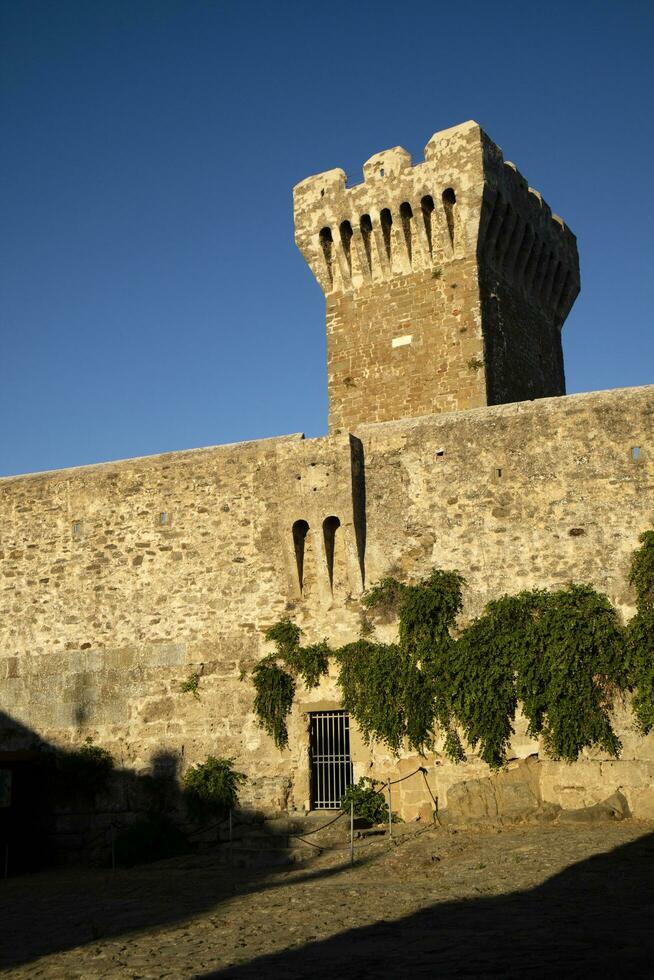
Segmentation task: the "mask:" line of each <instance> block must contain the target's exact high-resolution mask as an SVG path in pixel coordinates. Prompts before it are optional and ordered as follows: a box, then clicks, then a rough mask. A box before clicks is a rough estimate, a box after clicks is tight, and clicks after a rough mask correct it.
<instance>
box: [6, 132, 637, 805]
mask: <svg viewBox="0 0 654 980" xmlns="http://www.w3.org/2000/svg"><path fill="white" fill-rule="evenodd" d="M364 169H365V181H364V182H363V184H360V185H358V186H356V187H351V188H347V187H346V186H345V176H344V174H343V172H342V171H339V170H336V171H330V172H328V173H327V174H321V175H318V176H316V177H312V178H309V179H308V180H306V181H303V182H302V184H300V185H298V187H297V188H296V189H295V217H296V232H297V240H298V244H299V245H300V247H301V249H302V251H303V253H304V254H305V256H306V257H307V260H308V262H309V264H310V265H311V268H312V269H313V271H314V273H315V274H316V276H317V277H318V279H319V281H320V282H321V285H322V286H323V289H324V290H325V292H326V294H327V304H328V337H329V358H330V399H331V412H332V421H331V430H332V434H331V435H330V436H328V437H324V438H318V439H309V440H305V439H304V438H302V436H301V435H299V434H295V435H291V436H287V437H281V438H278V439H269V440H260V441H255V442H251V443H241V444H236V445H228V446H218V447H211V448H207V449H199V450H190V451H185V452H176V453H168V454H165V455H162V456H153V457H146V458H142V459H134V460H125V461H119V462H112V463H106V464H102V465H98V466H91V467H81V468H77V469H71V470H61V471H56V472H52V473H40V474H32V475H28V476H19V477H12V478H7V479H3V480H0V710H1V711H2V713H3V715H4V716H5V717H6V724H5V726H4V727H6V729H7V731H6V733H5V736H4V750H5V751H7V750H12V749H23V748H29V747H31V746H32V745H34V744H35V743H37V742H38V740H39V739H44V740H46V741H49V742H52V743H54V744H59V745H78V744H80V743H81V742H82V741H83V740H84V739H85V738H87V737H90V738H92V739H94V740H95V741H96V742H97V743H98V744H101V745H103V746H105V747H106V748H108V749H109V750H110V751H111V752H112V753H113V755H114V757H115V759H116V761H117V764H118V765H119V767H121V768H122V769H125V770H128V771H130V772H132V771H136V772H145V771H150V770H152V768H153V767H154V768H156V767H157V766H158V765H160V764H161V763H162V760H163V759H164V758H165V757H166V756H167V757H168V758H169V760H172V761H173V762H174V763H175V764H176V766H177V769H178V772H183V770H184V769H185V768H186V767H187V766H188V765H190V764H192V763H195V762H197V761H200V760H202V759H204V758H205V757H206V756H207V755H209V754H220V755H227V756H233V757H234V758H235V760H236V763H237V765H238V767H239V768H240V769H242V770H243V771H244V772H246V773H247V776H248V782H247V784H246V786H245V788H244V790H243V802H244V804H246V805H248V806H252V807H255V808H259V809H262V810H266V811H268V810H271V811H277V810H280V809H285V808H287V807H288V808H302V807H305V806H307V805H308V802H309V756H308V734H307V732H308V712H309V711H311V710H318V709H324V707H325V705H328V706H331V707H335V706H337V705H338V704H339V690H338V687H337V684H336V672H335V667H334V665H333V664H332V666H331V668H330V675H329V677H328V678H325V679H324V680H323V682H321V685H320V687H319V688H317V689H316V690H314V691H305V690H304V689H303V688H302V686H301V685H300V686H299V689H298V695H297V698H296V702H295V705H294V708H293V711H292V714H291V717H290V722H289V733H290V743H289V748H288V749H287V750H285V751H284V752H281V751H278V750H277V749H275V748H274V746H273V745H272V742H271V740H270V739H269V738H268V737H267V736H266V735H265V734H264V733H263V732H262V731H261V729H260V728H259V727H258V725H257V724H256V719H255V717H254V714H253V710H252V705H253V690H252V686H251V684H250V683H249V682H248V680H247V674H248V673H249V672H250V671H251V669H252V667H253V666H254V664H255V663H256V662H257V661H258V660H259V659H260V658H261V657H262V656H264V655H265V654H266V653H268V652H270V648H269V646H268V645H267V644H266V642H265V640H264V633H265V630H266V628H267V627H269V626H270V625H271V624H273V623H275V622H276V621H278V620H279V619H281V618H282V617H284V616H289V617H291V618H292V619H293V620H294V621H295V622H297V623H298V624H299V625H300V626H301V627H302V629H303V631H304V638H305V640H306V641H308V642H314V641H320V640H322V639H323V638H327V639H328V641H329V642H330V643H331V644H332V645H333V646H339V645H341V644H342V643H344V642H347V641H351V640H354V639H356V638H357V637H358V636H359V633H360V629H361V617H362V607H361V604H360V597H361V593H362V591H363V589H364V588H365V587H366V585H370V584H371V583H373V582H375V581H376V580H378V579H380V578H381V577H382V576H384V575H389V574H393V575H397V576H399V577H400V578H403V579H405V580H410V581H415V580H417V579H420V578H421V577H423V576H426V575H427V574H429V572H430V571H431V570H432V569H433V568H434V567H440V568H447V569H454V568H455V569H458V570H459V571H460V572H461V573H462V574H463V575H464V576H465V578H466V587H465V592H464V598H465V608H464V612H463V615H462V619H461V623H462V624H464V623H465V622H466V621H467V620H469V618H470V617H472V616H474V615H477V614H478V613H479V612H481V610H482V609H483V607H484V605H485V604H486V603H487V602H488V601H489V600H490V599H493V598H496V597H497V596H499V595H501V594H503V593H505V592H517V591H519V590H521V589H525V588H531V587H558V586H561V585H563V584H565V583H566V582H569V581H572V580H575V581H583V582H589V583H591V584H593V585H594V586H595V587H597V588H598V589H600V590H602V591H605V592H606V593H607V594H608V596H609V598H610V599H611V601H612V602H614V603H615V604H616V605H617V607H618V608H619V609H620V610H621V612H622V613H623V614H624V615H625V616H629V615H631V614H632V613H633V611H634V605H633V603H634V597H633V594H632V592H631V591H630V589H629V587H628V584H627V573H628V567H629V559H630V555H631V554H632V552H633V550H634V548H635V547H636V546H637V544H638V535H639V534H640V532H641V531H643V530H645V529H646V528H649V527H651V526H652V525H653V524H654V493H653V490H654V456H653V454H652V417H653V413H654V387H652V386H649V387H643V388H639V389H624V390H616V391H605V392H597V393H593V394H587V395H575V396H571V397H567V398H565V397H564V398H539V400H537V401H532V400H529V401H520V402H516V403H514V404H499V405H494V406H493V407H481V406H486V405H487V403H491V402H494V401H495V402H507V401H508V400H510V399H511V398H533V397H535V396H540V395H545V394H547V393H549V392H554V393H557V392H560V391H563V376H562V365H561V364H560V363H559V360H558V358H559V354H560V346H557V345H558V343H559V341H558V340H556V343H555V342H554V340H553V337H554V334H556V337H557V338H558V331H559V328H560V326H561V323H562V322H563V318H564V317H565V315H566V314H567V311H568V310H569V308H570V306H571V304H572V302H573V301H574V298H575V296H576V292H577V289H578V271H577V253H576V244H575V240H574V236H573V235H572V234H571V233H570V232H569V231H568V229H567V228H565V226H564V225H563V223H562V222H561V221H560V220H559V219H556V218H555V217H554V216H552V215H551V212H550V211H549V208H548V207H547V205H545V204H544V203H543V201H542V199H541V198H540V195H538V194H537V193H536V192H534V191H532V190H530V189H529V188H528V187H527V185H526V183H525V181H524V180H523V179H522V178H521V177H520V175H519V174H518V173H517V171H516V170H515V168H513V167H512V165H510V164H508V163H504V161H503V159H502V156H501V152H500V151H499V149H498V148H497V147H496V146H495V144H493V143H492V142H491V141H490V140H488V138H487V137H486V136H485V135H484V134H483V133H482V131H481V130H480V129H479V127H478V126H477V125H476V124H475V123H466V124H463V125H462V126H459V127H454V129H452V130H447V131H445V132H444V133H438V134H436V135H435V136H434V137H433V138H432V140H430V142H429V144H428V146H427V148H426V151H425V162H424V163H421V164H418V165H416V166H414V167H411V166H410V160H409V158H408V154H406V151H404V150H402V149H401V148H399V147H396V148H394V149H393V150H392V151H387V152H385V153H382V154H378V155H376V156H375V157H373V158H371V160H370V161H368V163H367V164H366V166H365V168H364ZM382 170H383V171H384V173H383V175H382V173H381V171H382ZM449 188H452V189H454V190H455V193H456V203H455V204H453V205H452V208H449V205H448V207H446V203H447V195H446V198H445V199H444V198H443V192H446V191H448V189H449ZM323 191H324V194H323V193H322V192H323ZM426 195H431V196H432V197H433V201H434V205H435V207H434V211H433V213H431V212H430V214H431V217H430V221H431V225H430V228H431V247H430V242H429V235H428V234H427V226H426V225H425V224H424V222H423V224H422V225H421V224H420V222H421V221H422V211H421V202H422V201H423V198H424V197H425V196H426ZM405 203H410V204H411V208H412V211H413V218H409V217H407V212H406V209H405V210H404V211H402V207H401V206H402V205H403V204H405ZM386 207H388V208H389V209H390V211H391V215H392V217H393V224H392V227H391V232H390V239H389V241H385V239H384V234H383V229H382V228H381V227H379V219H380V215H381V212H382V211H383V210H384V208H386ZM448 208H449V210H448ZM362 214H370V217H371V221H372V231H371V238H370V241H367V242H366V241H364V239H365V236H363V237H362V233H361V230H360V227H359V225H358V223H357V222H358V220H359V216H360V215H362ZM403 215H404V217H405V218H406V222H408V224H407V223H406V222H404V223H403V220H402V218H403ZM344 220H349V221H350V222H351V224H352V230H353V234H352V239H351V241H350V243H349V245H350V252H349V259H348V255H347V254H346V251H345V245H344V244H343V242H341V240H340V238H339V237H338V235H335V236H334V248H333V252H332V254H331V260H330V261H331V271H330V269H328V268H327V267H326V265H325V261H326V258H325V253H324V252H323V250H322V247H320V242H319V240H318V238H317V237H316V236H319V233H320V230H321V228H322V227H326V226H327V224H329V226H330V227H332V226H333V228H334V230H335V231H338V228H339V226H340V224H341V223H342V222H343V221H344ZM448 222H449V223H448ZM325 223H326V224H325ZM387 237H388V236H387ZM389 242H390V245H389ZM368 246H370V254H369V255H368V251H367V247H368ZM387 247H390V258H389V256H388V252H387ZM366 265H367V271H366ZM455 287H456V288H455ZM409 335H410V336H411V338H412V339H411V343H410V344H408V343H405V342H402V343H399V344H398V345H396V346H395V347H393V346H392V341H393V340H394V339H395V340H396V341H400V340H402V338H404V340H406V337H407V336H409ZM475 359H477V360H478V361H479V364H477V365H476V366H475V367H471V366H470V362H471V361H474V360H475ZM482 362H483V363H482ZM348 378H349V381H347V380H346V379H348ZM463 408H465V409H467V410H466V411H454V409H463ZM421 413H427V414H421ZM434 413H445V414H434ZM398 415H399V416H403V417H402V418H401V419H400V420H398V421H386V422H380V421H379V420H380V419H387V418H391V419H392V418H395V417H396V416H398ZM351 427H352V428H355V430H356V431H355V433H354V434H350V433H349V432H348V431H346V430H347V429H348V428H351ZM339 430H343V431H339ZM635 446H638V447H640V455H639V457H638V459H635V458H634V456H633V454H632V448H633V447H635ZM305 532H306V534H305ZM376 631H377V632H376V635H377V636H378V637H379V638H380V639H383V640H386V641H388V640H390V639H393V638H394V636H395V631H396V626H395V625H394V624H393V623H388V622H385V623H384V622H379V623H376ZM191 673H198V674H199V676H200V683H199V689H198V694H199V698H197V699H196V698H194V697H193V696H192V695H190V694H188V693H187V694H184V693H182V691H181V685H182V683H183V682H184V681H185V680H186V679H187V678H188V677H189V675H190V674H191ZM620 710H622V714H621V715H619V723H618V729H619V731H620V733H621V735H622V736H623V742H624V754H623V760H624V761H623V762H621V763H615V764H613V763H611V762H610V761H609V760H606V759H604V758H603V757H602V755H601V753H597V752H593V753H586V757H585V758H584V759H583V760H582V761H580V762H579V763H578V766H577V768H576V769H575V770H574V771H572V770H567V769H564V768H562V767H561V766H560V764H558V763H548V764H547V768H546V769H544V770H543V776H542V785H541V790H542V793H543V798H544V799H547V800H550V801H552V802H556V803H559V804H560V805H561V806H564V807H568V808H574V807H577V806H581V805H586V803H587V802H588V801H590V802H593V803H594V802H598V801H599V800H601V799H604V798H606V796H607V795H609V792H610V791H612V790H613V789H618V788H620V789H621V791H622V792H624V794H625V795H626V796H627V798H628V799H629V801H630V805H631V806H632V809H633V811H634V813H639V812H641V808H642V812H644V813H648V814H649V813H650V811H651V801H650V798H649V797H648V795H647V794H648V792H649V790H648V787H647V780H648V779H650V776H651V768H650V767H651V766H652V765H654V735H651V736H648V738H643V737H642V736H641V735H640V734H639V733H638V732H637V731H636V730H635V728H634V725H633V721H632V720H631V719H630V716H629V713H628V711H627V709H626V708H624V710H623V709H620ZM10 722H12V723H17V724H19V725H22V726H24V729H25V730H24V731H23V732H22V733H20V732H18V733H16V732H12V731H10V728H11V725H10ZM436 749H437V751H436V752H435V755H434V756H433V757H431V756H430V757H429V759H427V760H419V759H417V758H416V757H415V756H414V755H413V754H410V753H407V754H406V755H407V758H400V759H399V760H398V759H396V758H394V757H393V755H392V753H391V752H390V751H388V750H387V749H385V748H384V747H383V746H373V747H370V746H366V745H365V744H364V743H363V740H362V738H361V736H360V733H358V732H357V730H356V726H353V732H352V756H353V764H354V774H355V778H359V777H360V776H372V777H375V778H378V779H380V780H386V779H387V778H389V777H397V776H399V775H403V776H404V775H407V774H408V773H410V772H411V771H413V770H414V769H415V768H417V766H418V765H419V764H420V763H421V762H422V761H424V763H425V766H426V767H427V770H428V774H427V778H428V781H429V787H430V788H431V790H432V792H433V794H434V796H436V797H437V798H438V801H439V805H440V806H441V807H442V806H443V805H445V804H446V803H447V797H448V793H449V792H450V788H451V787H453V786H455V785H456V784H458V783H461V782H462V781H464V780H466V779H476V778H479V777H484V776H487V775H488V769H487V767H486V766H485V765H484V764H483V763H481V762H480V761H479V759H478V758H476V757H475V755H474V753H473V752H470V753H469V758H468V762H467V763H466V765H465V767H456V766H453V765H452V764H451V763H449V762H448V761H447V760H446V759H444V757H443V753H442V744H441V743H439V744H437V746H436ZM535 753H539V754H540V755H541V756H542V755H543V753H542V748H541V747H540V746H539V745H538V743H537V742H535V740H533V739H531V738H530V737H529V736H528V735H527V732H526V726H525V724H524V719H521V718H518V719H517V721H516V736H515V739H514V742H513V745H512V747H511V753H510V755H511V756H512V757H515V758H517V759H519V758H526V757H528V756H531V755H534V754H535ZM632 763H633V765H632ZM607 787H608V788H607ZM393 792H394V808H397V809H398V810H399V812H401V813H403V814H404V815H405V816H406V817H408V818H413V817H415V816H417V815H423V814H424V813H425V812H427V811H428V810H429V807H430V806H431V805H432V804H431V803H430V799H431V797H430V795H429V793H428V790H427V786H426V784H425V781H424V779H423V777H422V775H421V774H418V775H416V776H415V777H413V776H412V777H411V778H410V779H407V780H405V781H404V782H402V783H400V784H399V785H398V787H397V789H395V790H394V791H393Z"/></svg>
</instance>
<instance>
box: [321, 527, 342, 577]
mask: <svg viewBox="0 0 654 980" xmlns="http://www.w3.org/2000/svg"><path fill="white" fill-rule="evenodd" d="M340 526H341V522H340V521H339V519H338V517H326V518H325V520H324V521H323V522H322V533H323V538H324V541H325V558H326V559H327V572H328V574H329V586H330V588H331V590H332V591H333V590H334V549H335V547H336V532H337V531H338V529H339V527H340Z"/></svg>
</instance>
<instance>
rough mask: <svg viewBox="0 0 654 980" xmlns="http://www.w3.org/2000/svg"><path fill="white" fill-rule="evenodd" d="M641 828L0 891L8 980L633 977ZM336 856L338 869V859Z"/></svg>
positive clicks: (164, 866) (484, 837)
mask: <svg viewBox="0 0 654 980" xmlns="http://www.w3.org/2000/svg"><path fill="white" fill-rule="evenodd" d="M653 827H654V825H653V824H649V825H648V824H637V823H635V822H634V821H630V820H626V821H623V822H619V823H614V822H606V821H604V822H601V823H600V824H593V825H590V826H589V825H583V826H580V825H574V826H544V827H543V826H539V827H519V828H511V829H509V830H504V831H503V832H501V833H498V832H489V833H479V832H477V833H469V832H465V831H462V832H459V833H457V834H450V833H447V832H446V831H443V830H437V829H433V830H428V831H426V832H425V831H422V832H419V833H417V834H416V833H415V829H412V830H410V832H409V833H406V834H405V835H404V834H403V835H402V836H401V835H400V831H403V832H406V831H407V830H408V828H400V827H398V828H396V831H397V836H396V838H395V844H394V845H392V846H390V847H389V845H388V843H387V842H386V841H385V840H381V841H379V840H378V839H377V840H373V842H360V841H357V851H356V858H357V864H356V865H355V867H354V869H353V870H350V869H349V867H348V865H347V852H345V853H340V854H339V853H337V854H335V855H330V856H329V858H322V859H319V860H318V861H314V862H312V863H311V865H310V866H309V867H307V868H304V869H299V870H290V871H289V870H287V869H283V870H281V871H276V872H274V873H269V874H266V875H261V874H258V875H255V874H252V873H248V872H244V871H242V870H237V871H236V872H235V873H234V874H232V873H230V871H229V868H228V867H226V866H225V865H224V864H222V863H220V862H219V861H217V860H216V858H215V856H214V853H212V852H208V853H205V854H203V855H198V856H190V857H187V858H181V859H175V860H173V861H169V862H163V863H161V864H159V865H154V866H143V867H140V868H134V869H132V870H130V871H119V872H116V873H115V874H113V875H112V874H111V872H107V871H94V872H90V871H85V872H82V871H75V872H66V873H63V872H58V873H48V874H42V875H36V876H29V877H24V878H22V879H21V878H16V879H13V880H12V879H10V880H9V881H7V882H3V888H2V890H1V892H0V912H1V915H2V923H3V939H4V938H5V937H7V936H11V942H10V943H8V944H7V943H3V944H2V946H1V948H0V968H1V967H4V971H3V975H6V976H8V977H14V978H21V980H23V978H32V977H35V978H36V977H47V978H62V980H63V978H65V980H71V978H85V980H95V978H100V977H103V978H104V977H108V978H112V980H113V978H120V980H123V978H134V977H143V978H160V977H170V978H176V980H182V978H184V980H185V978H189V980H190V978H191V977H193V978H200V977H205V978H208V977H210V976H212V977H213V976H219V977H225V978H227V977H230V978H232V980H237V978H243V980H245V978H252V977H254V978H262V977H265V978H266V980H268V978H280V980H281V978H286V980H289V978H298V980H300V978H301V980H304V978H306V977H308V976H312V977H325V978H326V977H343V976H355V977H360V978H369V977H370V978H375V977H379V976H388V977H392V978H400V977H402V978H404V977H414V976H420V977H434V976H439V977H449V976H456V977H460V976H461V975H462V974H463V975H466V976H474V977H486V976H501V977H511V978H516V980H518V978H522V977H525V976H537V977H545V976H548V977H567V976H572V977H587V976H595V975H600V976H611V977H613V976H615V977H618V976H627V977H646V976H649V975H650V973H651V962H652V957H653V956H654V945H653V936H654V934H653V932H652V928H651V912H650V907H651V882H652V873H653V870H654V868H653V861H654V851H653V850H652V838H653V835H652V829H653ZM344 859H345V860H344Z"/></svg>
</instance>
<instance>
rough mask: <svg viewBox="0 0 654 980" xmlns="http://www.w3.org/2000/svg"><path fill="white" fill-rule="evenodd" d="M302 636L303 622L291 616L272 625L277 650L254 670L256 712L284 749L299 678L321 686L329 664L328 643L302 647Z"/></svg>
mask: <svg viewBox="0 0 654 980" xmlns="http://www.w3.org/2000/svg"><path fill="white" fill-rule="evenodd" d="M300 637H301V631H300V628H299V626H296V625H295V623H292V622H291V621H290V619H282V620H281V621H280V622H279V623H275V625H274V626H271V627H270V629H269V630H267V632H266V639H267V640H268V641H269V642H271V643H274V644H275V647H276V652H275V653H273V654H271V655H270V656H268V657H264V659H263V660H261V661H259V663H258V664H257V665H256V667H255V668H254V671H253V674H252V679H253V682H254V687H255V691H256V694H255V698H254V711H255V714H256V716H257V718H258V719H259V722H260V724H261V726H262V727H263V728H264V729H265V731H266V732H267V733H268V734H269V735H271V736H272V738H273V740H274V742H275V745H276V746H277V747H278V748H280V749H283V748H285V747H286V746H287V745H288V729H287V726H286V719H287V717H288V715H289V712H290V710H291V708H292V706H293V699H294V697H295V687H296V678H297V677H300V678H301V679H302V680H303V682H304V684H305V686H306V687H307V688H312V687H317V685H318V683H319V682H320V678H321V677H322V676H323V674H326V673H327V668H328V666H329V659H328V658H329V652H330V651H329V647H328V646H327V644H326V643H314V644H313V645H312V646H308V647H302V646H300ZM281 664H283V665H284V666H281Z"/></svg>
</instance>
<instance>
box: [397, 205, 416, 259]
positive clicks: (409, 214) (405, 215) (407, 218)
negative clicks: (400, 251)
mask: <svg viewBox="0 0 654 980" xmlns="http://www.w3.org/2000/svg"><path fill="white" fill-rule="evenodd" d="M400 218H401V219H402V231H403V232H404V241H405V242H406V250H407V254H408V256H409V262H411V222H412V221H413V210H412V208H411V205H410V204H409V202H408V201H404V203H403V204H400Z"/></svg>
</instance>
